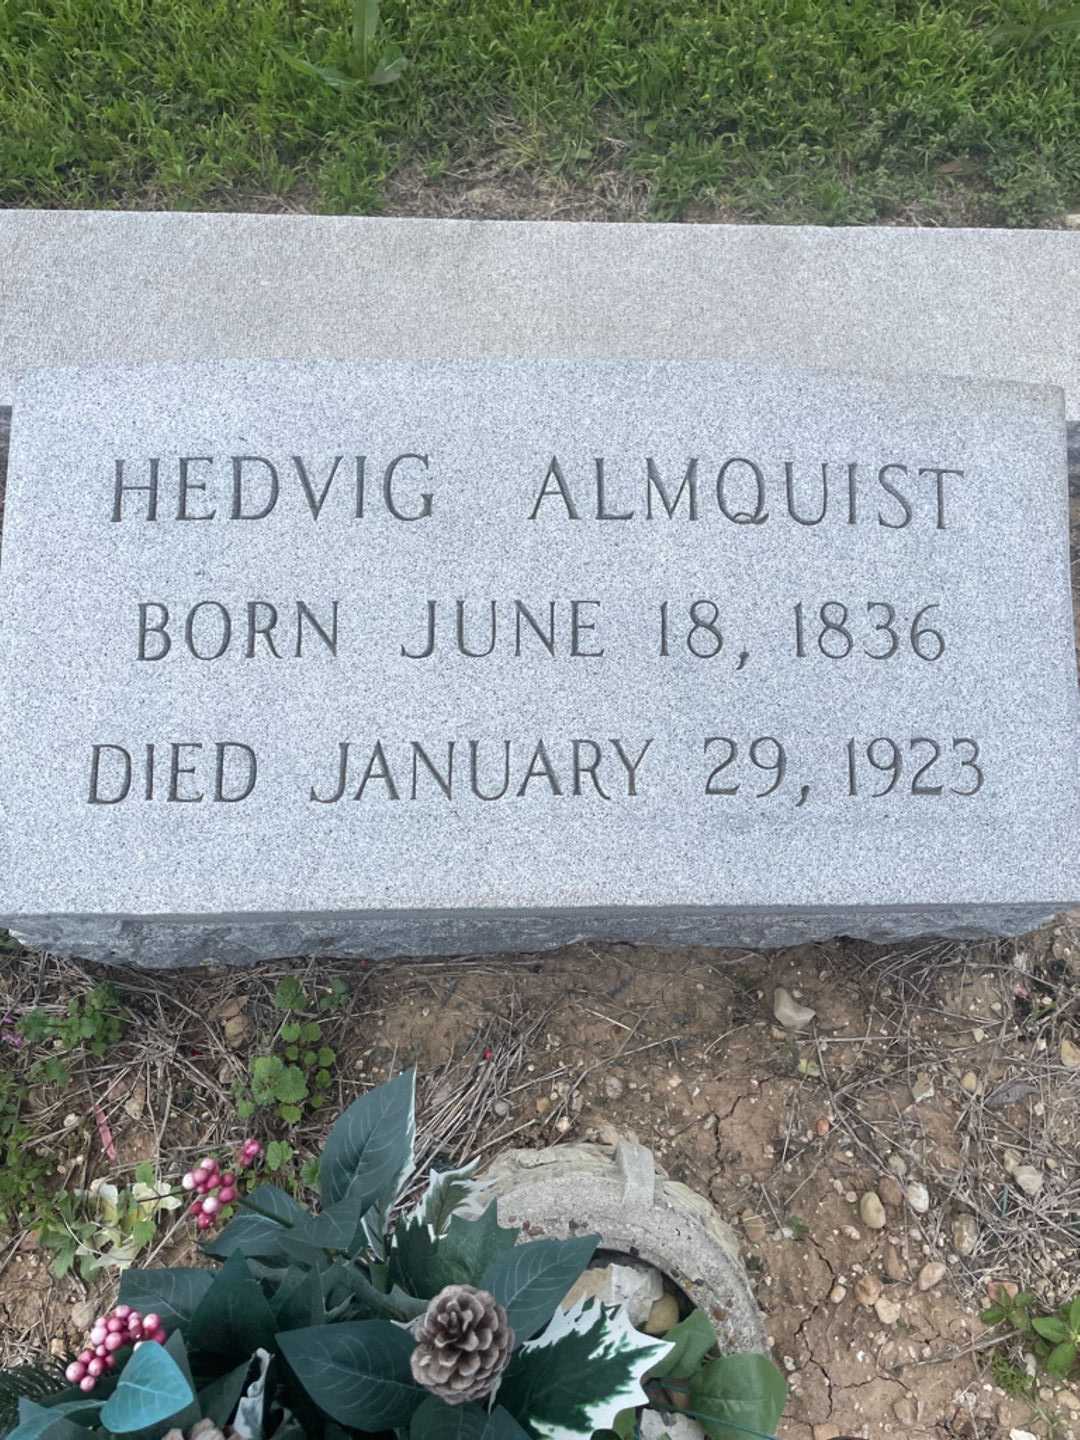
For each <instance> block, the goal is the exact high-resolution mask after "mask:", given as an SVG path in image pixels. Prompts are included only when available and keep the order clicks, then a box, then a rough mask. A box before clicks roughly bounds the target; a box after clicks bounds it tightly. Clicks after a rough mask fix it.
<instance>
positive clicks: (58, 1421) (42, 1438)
mask: <svg viewBox="0 0 1080 1440" xmlns="http://www.w3.org/2000/svg"><path fill="white" fill-rule="evenodd" d="M86 1409H87V1404H86V1401H85V1400H82V1401H80V1400H69V1401H65V1402H64V1403H63V1404H62V1405H52V1406H50V1407H49V1408H48V1409H46V1407H45V1406H44V1405H39V1404H38V1403H37V1402H36V1401H34V1400H28V1399H27V1398H26V1397H25V1396H23V1397H22V1398H21V1399H20V1400H19V1423H18V1425H16V1426H15V1428H14V1430H9V1431H8V1432H7V1435H6V1436H5V1440H46V1437H47V1440H86V1437H87V1432H86V1431H85V1430H84V1429H83V1428H82V1427H81V1426H79V1425H76V1424H75V1422H74V1420H69V1419H68V1416H69V1415H72V1414H77V1413H78V1412H79V1411H83V1412H85V1411H86Z"/></svg>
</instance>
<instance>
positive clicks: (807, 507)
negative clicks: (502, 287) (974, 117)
mask: <svg viewBox="0 0 1080 1440" xmlns="http://www.w3.org/2000/svg"><path fill="white" fill-rule="evenodd" d="M1065 497H1066V481H1065V466H1064V445H1063V410H1062V402H1061V394H1060V392H1059V391H1056V390H1054V389H1051V388H1046V387H1031V386H1022V385H1002V384H987V383H981V382H972V381H963V380H949V379H942V378H939V377H928V378H924V379H911V378H904V379H901V378H866V377H856V376H848V375H838V374H831V373H825V372H809V371H806V372H799V371H782V370H774V369H767V368H758V367H748V366H732V365H724V364H713V363H706V362H701V363H678V362H671V363H658V362H640V363H636V362H611V363H587V362H566V363H555V362H550V363H549V362H528V363H525V362H523V363H512V362H498V361H492V362H462V363H451V362H446V363H439V362H416V363H408V362H370V363H355V364H349V363H339V362H319V363H314V362H313V363H308V364H300V363H269V362H257V363H244V362H214V363H205V364H183V365H179V364H178V365H150V366H144V367H133V368H115V369H108V368H102V369H90V370H81V371H76V370H40V371H32V372H27V373H26V375H25V376H24V377H23V379H22V382H21V388H20V390H19V391H18V393H17V396H16V402H15V412H14V427H13V435H12V452H11V461H10V468H9V478H8V500H7V513H6V519H5V530H4V536H3V567H2V570H0V587H2V631H0V637H2V638H0V643H2V659H3V675H4V687H3V688H4V699H3V748H2V751H0V757H2V758H0V797H2V803H3V806H4V809H5V819H6V824H5V827H4V829H5V850H6V853H5V855H4V857H3V865H2V871H0V873H2V875H3V881H2V884H3V895H2V897H0V898H2V908H3V911H4V913H5V914H6V916H7V917H8V918H7V923H8V924H9V925H10V927H11V929H12V930H13V932H14V933H15V934H16V935H17V936H19V937H21V938H23V939H25V940H26V941H27V942H29V943H33V944H38V945H47V946H49V947H51V948H54V949H58V950H62V951H67V952H73V953H76V954H80V955H84V956H88V957H93V958H97V959H102V960H120V961H124V960H131V961H136V962H138V963H143V964H153V965H160V964H178V963H195V962H199V961H204V960H212V959H218V960H247V959H255V958H258V957H262V956H275V955H285V954H294V953H300V952H305V951H307V952H321V953H334V954H358V953H359V954H368V955H375V956H377V955H388V954H395V953H408V952H414V953H419V952H427V953H460V952H476V951H479V950H497V949H521V948H532V947H540V946H550V945H556V944H561V943H564V942H566V941H568V940H572V939H574V938H576V937H579V936H596V937H609V938H621V939H629V940H643V941H646V940H647V941H669V942H673V943H694V942H698V943H728V942H737V943H740V944H753V945H761V944H764V945H769V944H782V943H789V942H793V941H798V940H803V939H807V938H813V937H820V936H825V935H829V934H835V933H846V934H851V935H860V936H866V937H871V938H886V937H892V936H902V935H910V934H918V933H939V934H950V933H951V934H980V933H1010V932H1016V931H1019V930H1022V929H1024V928H1027V927H1030V926H1032V925H1034V924H1036V923H1038V922H1039V921H1040V920H1042V919H1043V918H1045V917H1046V916H1047V915H1048V914H1050V913H1052V912H1053V911H1054V910H1055V909H1057V908H1059V907H1060V906H1062V905H1064V904H1068V903H1072V902H1074V901H1075V900H1076V899H1077V898H1078V897H1080V862H1078V860H1077V858H1076V853H1075V852H1076V847H1075V835H1076V821H1077V818H1078V816H1077V811H1078V804H1077V801H1078V789H1077V778H1078V769H1077V760H1078V752H1077V727H1076V719H1077V716H1076V679H1075V669H1074V665H1073V657H1072V622H1071V611H1070V598H1069V579H1068V565H1067V550H1066V523H1065V522H1066V499H1065Z"/></svg>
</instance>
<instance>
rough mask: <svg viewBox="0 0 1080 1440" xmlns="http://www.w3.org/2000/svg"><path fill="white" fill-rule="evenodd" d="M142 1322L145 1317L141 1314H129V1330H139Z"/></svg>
mask: <svg viewBox="0 0 1080 1440" xmlns="http://www.w3.org/2000/svg"><path fill="white" fill-rule="evenodd" d="M142 1323H143V1319H142V1316H141V1315H129V1316H128V1322H127V1328H128V1329H129V1330H138V1329H139V1328H140V1326H141V1325H142Z"/></svg>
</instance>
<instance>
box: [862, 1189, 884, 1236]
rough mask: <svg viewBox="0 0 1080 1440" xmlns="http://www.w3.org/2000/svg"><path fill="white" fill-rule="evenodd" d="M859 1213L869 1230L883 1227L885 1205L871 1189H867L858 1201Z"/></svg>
mask: <svg viewBox="0 0 1080 1440" xmlns="http://www.w3.org/2000/svg"><path fill="white" fill-rule="evenodd" d="M859 1215H860V1217H861V1219H862V1222H863V1224H864V1225H865V1226H867V1227H868V1228H869V1229H870V1230H884V1229H885V1206H884V1205H882V1203H881V1200H880V1199H879V1198H878V1196H877V1194H876V1193H875V1192H874V1191H873V1190H868V1191H867V1192H866V1194H865V1195H864V1196H863V1197H862V1199H861V1200H860V1201H859Z"/></svg>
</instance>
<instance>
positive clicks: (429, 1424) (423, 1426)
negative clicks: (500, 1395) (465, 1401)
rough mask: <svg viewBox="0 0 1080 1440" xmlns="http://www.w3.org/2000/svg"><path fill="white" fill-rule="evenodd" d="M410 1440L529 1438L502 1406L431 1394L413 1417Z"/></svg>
mask: <svg viewBox="0 0 1080 1440" xmlns="http://www.w3.org/2000/svg"><path fill="white" fill-rule="evenodd" d="M409 1436H410V1440H529V1432H528V1431H527V1430H523V1429H522V1428H521V1426H520V1425H519V1424H518V1423H517V1421H516V1420H515V1419H514V1417H513V1416H512V1415H511V1414H510V1412H509V1410H506V1409H505V1408H504V1407H503V1406H502V1405H496V1407H495V1409H494V1410H491V1411H488V1410H485V1409H484V1408H483V1407H482V1406H480V1405H446V1404H444V1403H443V1402H442V1401H441V1400H437V1399H436V1398H435V1397H434V1395H432V1396H430V1397H429V1398H428V1399H427V1400H425V1401H424V1403H423V1404H422V1405H421V1406H420V1408H419V1410H417V1412H416V1414H415V1415H414V1416H413V1418H412V1426H411V1428H410V1430H409Z"/></svg>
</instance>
